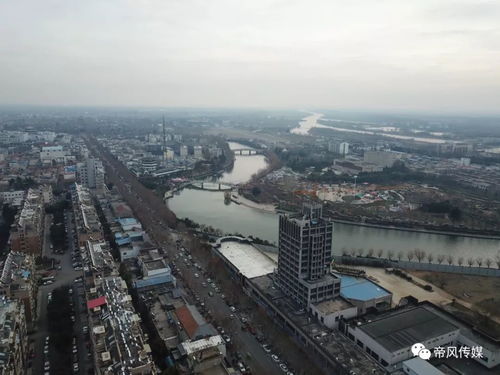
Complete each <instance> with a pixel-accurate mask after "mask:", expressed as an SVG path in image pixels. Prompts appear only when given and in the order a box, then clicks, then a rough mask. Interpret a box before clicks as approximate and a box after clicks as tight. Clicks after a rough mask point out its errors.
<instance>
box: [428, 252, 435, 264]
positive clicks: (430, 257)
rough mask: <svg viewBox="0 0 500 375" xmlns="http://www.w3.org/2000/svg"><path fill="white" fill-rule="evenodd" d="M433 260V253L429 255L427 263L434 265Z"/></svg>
mask: <svg viewBox="0 0 500 375" xmlns="http://www.w3.org/2000/svg"><path fill="white" fill-rule="evenodd" d="M433 260H434V254H432V253H429V254H427V262H429V263H432V261H433Z"/></svg>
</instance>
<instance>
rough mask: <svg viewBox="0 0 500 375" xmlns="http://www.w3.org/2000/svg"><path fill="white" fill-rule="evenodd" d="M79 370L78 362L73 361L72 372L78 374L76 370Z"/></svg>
mask: <svg viewBox="0 0 500 375" xmlns="http://www.w3.org/2000/svg"><path fill="white" fill-rule="evenodd" d="M79 370H80V369H79V368H78V363H73V372H74V373H75V374H78V371H79Z"/></svg>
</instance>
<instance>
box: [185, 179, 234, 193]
mask: <svg viewBox="0 0 500 375" xmlns="http://www.w3.org/2000/svg"><path fill="white" fill-rule="evenodd" d="M189 186H190V187H192V188H195V189H200V190H210V191H228V190H233V188H235V187H237V186H238V184H230V183H227V182H209V181H191V183H190V184H189Z"/></svg>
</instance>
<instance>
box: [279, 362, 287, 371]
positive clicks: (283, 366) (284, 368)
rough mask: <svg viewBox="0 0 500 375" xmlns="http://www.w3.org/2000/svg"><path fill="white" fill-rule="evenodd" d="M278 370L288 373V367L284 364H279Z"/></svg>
mask: <svg viewBox="0 0 500 375" xmlns="http://www.w3.org/2000/svg"><path fill="white" fill-rule="evenodd" d="M280 369H281V371H283V372H285V373H287V372H288V367H286V365H285V364H284V363H280Z"/></svg>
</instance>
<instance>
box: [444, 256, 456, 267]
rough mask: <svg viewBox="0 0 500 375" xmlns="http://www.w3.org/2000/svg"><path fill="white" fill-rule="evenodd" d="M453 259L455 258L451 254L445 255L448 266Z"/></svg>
mask: <svg viewBox="0 0 500 375" xmlns="http://www.w3.org/2000/svg"><path fill="white" fill-rule="evenodd" d="M454 260H455V259H453V255H448V256H447V257H446V261H447V262H448V264H449V265H450V266H451V265H452V264H453V261H454Z"/></svg>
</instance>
